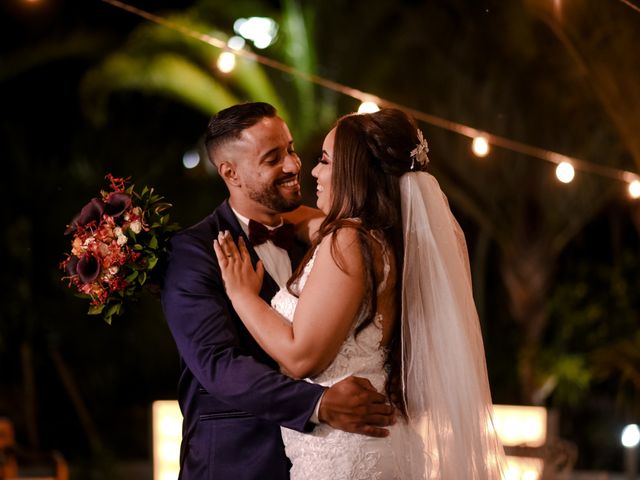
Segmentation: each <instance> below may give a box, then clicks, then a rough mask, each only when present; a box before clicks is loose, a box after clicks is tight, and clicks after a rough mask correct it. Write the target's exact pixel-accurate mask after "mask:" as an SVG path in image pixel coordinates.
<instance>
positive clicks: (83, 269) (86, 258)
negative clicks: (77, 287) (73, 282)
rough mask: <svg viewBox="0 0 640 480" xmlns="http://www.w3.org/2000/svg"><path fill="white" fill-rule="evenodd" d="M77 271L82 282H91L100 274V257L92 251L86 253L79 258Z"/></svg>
mask: <svg viewBox="0 0 640 480" xmlns="http://www.w3.org/2000/svg"><path fill="white" fill-rule="evenodd" d="M76 271H77V273H78V276H79V277H80V281H81V282H82V283H91V282H93V281H94V280H95V279H96V278H98V275H99V274H100V264H99V263H98V259H97V258H96V257H94V256H93V255H91V254H90V253H86V254H84V255H83V256H82V257H80V259H79V260H78V264H77V266H76Z"/></svg>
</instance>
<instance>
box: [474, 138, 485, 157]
mask: <svg viewBox="0 0 640 480" xmlns="http://www.w3.org/2000/svg"><path fill="white" fill-rule="evenodd" d="M471 150H472V151H473V153H474V154H475V155H477V156H478V157H486V156H487V154H488V153H489V141H488V140H487V139H486V137H483V136H480V137H476V138H474V139H473V142H471Z"/></svg>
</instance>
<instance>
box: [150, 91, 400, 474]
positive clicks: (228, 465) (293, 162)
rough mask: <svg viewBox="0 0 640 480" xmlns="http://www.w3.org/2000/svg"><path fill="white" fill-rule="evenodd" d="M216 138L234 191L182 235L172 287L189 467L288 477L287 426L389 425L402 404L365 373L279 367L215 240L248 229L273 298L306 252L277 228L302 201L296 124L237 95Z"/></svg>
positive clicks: (168, 308) (209, 139)
mask: <svg viewBox="0 0 640 480" xmlns="http://www.w3.org/2000/svg"><path fill="white" fill-rule="evenodd" d="M205 143H206V147H207V152H208V155H209V158H210V159H211V161H212V162H213V163H214V165H215V166H216V168H217V169H218V172H219V173H220V176H221V177H222V179H223V180H224V182H225V184H226V186H227V188H228V189H229V199H228V200H227V201H225V202H223V203H222V204H221V205H220V206H219V207H218V208H217V209H216V210H215V211H214V212H213V213H212V214H211V215H209V216H208V217H206V218H205V219H204V220H202V221H201V222H200V223H198V224H197V225H194V226H193V227H190V228H188V229H186V230H184V231H182V232H180V233H179V234H177V235H175V236H174V238H173V239H172V252H171V255H170V258H169V265H168V268H167V272H166V276H165V282H164V289H163V293H162V305H163V309H164V312H165V316H166V319H167V322H168V324H169V328H170V329H171V332H172V334H173V337H174V339H175V342H176V345H177V347H178V350H179V352H180V356H181V375H180V380H179V385H178V395H179V401H180V407H181V410H182V413H183V416H184V422H183V439H182V446H181V452H180V469H181V470H180V478H181V479H182V480H213V479H216V480H225V479H233V480H249V479H264V478H269V479H273V480H286V479H288V478H289V462H288V460H287V458H286V456H285V454H284V447H283V444H282V439H281V437H280V425H282V426H285V427H287V428H292V429H295V430H298V431H301V432H310V431H312V430H313V428H314V426H315V424H317V423H319V422H324V423H327V424H329V425H331V426H332V427H334V428H337V429H340V430H345V431H349V432H356V433H361V434H365V435H370V436H384V435H386V433H387V431H386V430H384V429H383V428H380V427H384V426H387V425H389V424H391V423H392V421H393V413H392V408H391V407H390V406H389V405H388V404H386V401H385V398H384V396H382V395H381V394H379V393H377V392H376V391H375V390H374V389H373V387H372V386H371V384H370V383H369V382H368V381H367V380H364V379H360V378H355V377H349V378H347V379H345V380H343V381H342V382H339V383H337V384H335V385H334V386H332V387H331V388H328V389H327V388H324V387H321V386H319V385H314V384H311V383H307V382H305V381H297V380H292V379H290V378H289V377H286V376H284V375H282V374H280V373H279V371H278V365H277V364H276V363H275V362H274V361H273V360H272V359H271V358H270V357H269V356H268V355H267V354H266V353H265V352H264V351H263V350H262V349H261V348H260V347H259V346H258V344H257V343H256V342H255V340H254V339H253V338H252V337H251V335H250V334H249V333H248V332H247V330H246V329H245V327H244V326H243V324H242V322H241V321H240V320H239V318H238V316H237V315H236V313H235V311H234V310H233V308H232V306H231V302H230V301H229V299H228V297H227V296H226V294H225V291H224V286H223V283H222V278H221V275H220V269H219V267H218V264H217V260H216V257H215V255H214V251H213V246H212V242H213V239H214V238H216V237H217V235H218V232H219V231H225V230H228V231H230V232H231V234H232V236H233V237H234V238H235V239H237V238H238V237H243V238H244V240H245V242H246V243H247V246H248V247H249V250H250V253H251V257H252V260H253V262H254V264H255V263H256V262H257V261H258V259H261V260H262V262H263V264H264V266H265V270H266V272H265V276H264V281H263V285H262V290H261V292H260V296H261V297H262V298H263V299H265V300H266V301H267V302H269V301H270V300H271V298H272V297H273V296H274V295H275V293H276V292H277V291H278V289H279V288H280V287H282V286H284V285H286V282H287V280H288V278H289V277H290V276H291V268H292V263H293V266H294V267H295V266H296V265H297V263H298V262H299V260H300V259H301V257H302V256H303V254H304V252H305V249H306V247H305V246H304V245H301V244H299V243H296V242H295V241H293V240H292V239H291V238H287V236H286V235H283V230H286V227H285V229H280V230H278V229H277V228H274V227H278V226H280V225H281V224H282V217H281V214H282V213H284V212H288V211H292V210H294V209H296V208H297V207H298V206H299V205H300V203H301V195H300V184H299V173H300V159H299V158H298V156H297V154H296V153H295V150H294V149H293V139H292V138H291V134H290V133H289V129H288V128H287V125H286V124H285V123H284V121H283V120H282V119H281V118H279V117H278V116H277V115H276V111H275V109H274V108H273V107H272V106H271V105H268V104H266V103H245V104H240V105H235V106H233V107H230V108H227V109H225V110H222V111H220V112H219V113H218V114H217V115H215V116H214V117H213V118H212V119H211V121H210V122H209V125H208V129H207V135H206V141H205ZM265 227H266V228H265Z"/></svg>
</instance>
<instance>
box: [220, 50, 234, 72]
mask: <svg viewBox="0 0 640 480" xmlns="http://www.w3.org/2000/svg"><path fill="white" fill-rule="evenodd" d="M217 65H218V70H220V71H221V72H222V73H229V72H231V71H232V70H233V69H234V68H235V67H236V56H235V55H234V54H233V53H231V52H222V53H221V54H220V56H219V57H218V63H217Z"/></svg>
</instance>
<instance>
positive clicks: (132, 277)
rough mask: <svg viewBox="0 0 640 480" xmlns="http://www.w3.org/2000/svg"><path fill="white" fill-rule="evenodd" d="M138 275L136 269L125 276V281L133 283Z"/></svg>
mask: <svg viewBox="0 0 640 480" xmlns="http://www.w3.org/2000/svg"><path fill="white" fill-rule="evenodd" d="M137 276H138V271H137V270H134V271H133V272H131V273H130V274H129V275H127V277H126V278H125V281H126V282H127V283H131V282H133V281H134V280H135V279H136V278H137Z"/></svg>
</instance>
